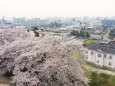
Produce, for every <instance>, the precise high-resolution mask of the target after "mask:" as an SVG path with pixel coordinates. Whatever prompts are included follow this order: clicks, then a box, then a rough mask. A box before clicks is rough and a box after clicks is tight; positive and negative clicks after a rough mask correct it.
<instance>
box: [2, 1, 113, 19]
mask: <svg viewBox="0 0 115 86" xmlns="http://www.w3.org/2000/svg"><path fill="white" fill-rule="evenodd" d="M0 16H7V17H13V16H15V17H23V16H24V17H43V18H44V17H54V16H57V17H77V16H115V0H0Z"/></svg>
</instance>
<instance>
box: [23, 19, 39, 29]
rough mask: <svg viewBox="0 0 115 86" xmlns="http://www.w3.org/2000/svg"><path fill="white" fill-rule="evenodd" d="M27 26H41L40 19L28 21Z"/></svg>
mask: <svg viewBox="0 0 115 86" xmlns="http://www.w3.org/2000/svg"><path fill="white" fill-rule="evenodd" d="M25 25H26V26H28V27H31V26H39V25H40V18H31V19H27V20H26V22H25Z"/></svg>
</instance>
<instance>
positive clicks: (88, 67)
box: [82, 64, 115, 76]
mask: <svg viewBox="0 0 115 86" xmlns="http://www.w3.org/2000/svg"><path fill="white" fill-rule="evenodd" d="M82 67H83V68H85V69H86V70H87V71H92V72H93V71H95V72H97V73H106V74H110V75H113V76H115V72H114V71H109V70H102V69H97V68H94V67H91V66H89V65H86V64H82Z"/></svg>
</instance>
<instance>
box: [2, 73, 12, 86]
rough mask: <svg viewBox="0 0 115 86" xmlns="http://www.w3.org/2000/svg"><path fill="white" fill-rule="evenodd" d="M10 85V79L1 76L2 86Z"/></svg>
mask: <svg viewBox="0 0 115 86" xmlns="http://www.w3.org/2000/svg"><path fill="white" fill-rule="evenodd" d="M9 84H10V79H8V78H7V77H4V76H2V75H1V74H0V86H9Z"/></svg>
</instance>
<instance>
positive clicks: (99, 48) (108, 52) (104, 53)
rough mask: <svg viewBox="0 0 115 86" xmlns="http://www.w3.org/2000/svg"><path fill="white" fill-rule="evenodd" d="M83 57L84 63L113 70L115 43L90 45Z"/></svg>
mask: <svg viewBox="0 0 115 86" xmlns="http://www.w3.org/2000/svg"><path fill="white" fill-rule="evenodd" d="M85 55H86V57H85V60H86V61H89V62H92V63H94V64H96V65H99V66H106V67H109V68H112V69H115V41H110V42H108V43H93V44H90V45H88V46H87V50H86V54H85Z"/></svg>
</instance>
